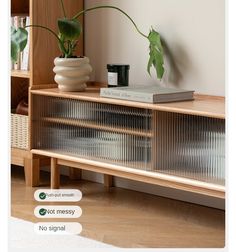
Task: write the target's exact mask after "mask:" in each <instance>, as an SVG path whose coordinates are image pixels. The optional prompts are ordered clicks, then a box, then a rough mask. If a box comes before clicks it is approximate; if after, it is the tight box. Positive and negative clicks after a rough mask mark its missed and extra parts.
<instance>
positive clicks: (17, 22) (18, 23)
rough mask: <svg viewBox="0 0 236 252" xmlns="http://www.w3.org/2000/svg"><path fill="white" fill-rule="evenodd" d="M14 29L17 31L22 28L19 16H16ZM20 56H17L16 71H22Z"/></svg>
mask: <svg viewBox="0 0 236 252" xmlns="http://www.w3.org/2000/svg"><path fill="white" fill-rule="evenodd" d="M13 19H14V27H15V29H18V28H19V27H20V17H19V16H14V17H13ZM20 69H21V67H20V54H18V56H17V61H16V62H15V64H14V70H20Z"/></svg>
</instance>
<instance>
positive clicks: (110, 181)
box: [103, 174, 113, 188]
mask: <svg viewBox="0 0 236 252" xmlns="http://www.w3.org/2000/svg"><path fill="white" fill-rule="evenodd" d="M103 181H104V186H105V187H108V188H109V187H112V186H113V176H111V175H107V174H104V175H103Z"/></svg>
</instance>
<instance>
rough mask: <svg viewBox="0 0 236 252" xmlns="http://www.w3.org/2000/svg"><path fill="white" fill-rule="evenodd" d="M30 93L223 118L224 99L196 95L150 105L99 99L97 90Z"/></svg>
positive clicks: (45, 90)
mask: <svg viewBox="0 0 236 252" xmlns="http://www.w3.org/2000/svg"><path fill="white" fill-rule="evenodd" d="M31 93H32V94H38V95H44V96H54V97H61V98H69V99H78V100H84V101H91V102H99V103H108V104H116V105H122V106H128V107H138V108H144V109H152V110H158V111H166V112H175V113H182V114H189V115H198V116H205V117H212V118H219V119H224V118H225V98H224V97H219V96H209V95H199V94H197V95H194V100H192V101H182V102H168V103H158V104H152V103H142V102H134V101H126V100H120V99H111V98H105V97H101V96H100V94H99V89H98V88H87V89H86V91H85V92H60V91H59V90H58V89H57V88H52V89H39V90H31Z"/></svg>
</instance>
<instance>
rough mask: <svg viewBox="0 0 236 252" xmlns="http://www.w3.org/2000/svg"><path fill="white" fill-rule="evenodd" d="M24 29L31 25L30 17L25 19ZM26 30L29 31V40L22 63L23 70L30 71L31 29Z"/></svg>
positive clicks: (23, 53)
mask: <svg viewBox="0 0 236 252" xmlns="http://www.w3.org/2000/svg"><path fill="white" fill-rule="evenodd" d="M23 19H24V20H23V27H25V26H26V25H29V24H30V19H29V17H28V16H27V17H24V18H23ZM26 30H27V31H28V40H27V44H26V47H25V49H24V51H23V52H22V63H21V70H26V71H27V70H29V43H30V41H29V38H30V36H29V28H26Z"/></svg>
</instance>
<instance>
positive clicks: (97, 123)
mask: <svg viewBox="0 0 236 252" xmlns="http://www.w3.org/2000/svg"><path fill="white" fill-rule="evenodd" d="M33 101H34V103H35V104H34V107H36V108H38V113H37V115H34V117H33V125H34V127H33V128H34V134H33V135H34V141H33V148H35V149H44V150H50V151H56V152H59V153H64V154H70V155H72V156H77V157H81V158H87V159H90V160H96V161H105V162H107V163H112V164H117V165H122V166H126V167H132V168H137V169H142V170H147V169H149V170H150V167H151V144H152V141H151V137H152V132H151V117H152V113H151V111H150V110H147V109H140V108H130V107H124V106H118V105H110V104H102V103H96V102H87V101H79V100H73V99H64V98H57V97H47V96H38V95H35V96H34V99H33Z"/></svg>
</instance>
